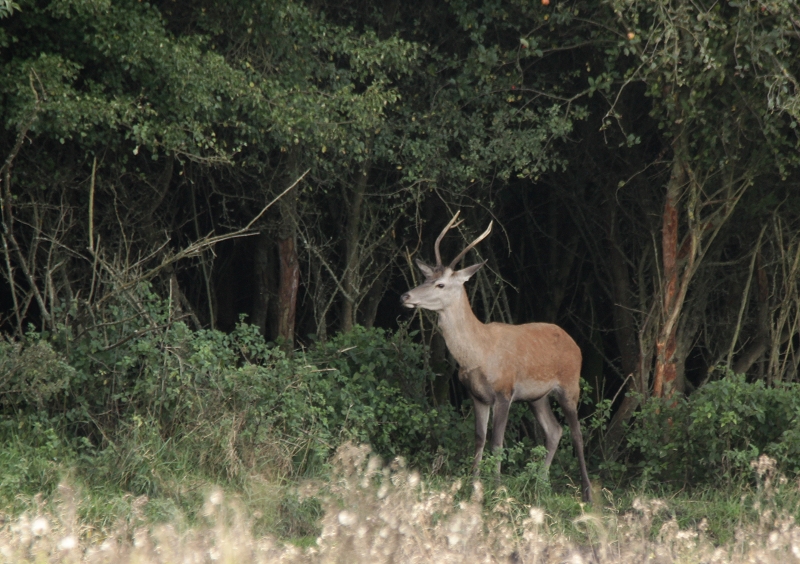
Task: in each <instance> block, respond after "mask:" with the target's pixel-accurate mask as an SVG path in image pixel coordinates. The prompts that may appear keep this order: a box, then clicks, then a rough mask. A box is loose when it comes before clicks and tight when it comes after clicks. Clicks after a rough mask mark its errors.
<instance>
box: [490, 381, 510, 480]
mask: <svg viewBox="0 0 800 564" xmlns="http://www.w3.org/2000/svg"><path fill="white" fill-rule="evenodd" d="M510 408H511V401H510V400H507V399H505V398H503V397H498V398H497V399H496V400H495V402H494V415H493V418H492V454H497V453H498V452H500V450H501V449H502V448H503V437H504V436H505V434H506V424H507V423H508V411H509V409H510ZM497 473H498V474H499V473H500V461H499V460H498V461H497Z"/></svg>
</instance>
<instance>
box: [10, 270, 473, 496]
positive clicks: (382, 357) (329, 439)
mask: <svg viewBox="0 0 800 564" xmlns="http://www.w3.org/2000/svg"><path fill="white" fill-rule="evenodd" d="M137 294H138V295H139V299H138V304H139V306H140V307H143V308H144V309H145V311H146V312H147V315H135V314H134V311H133V310H132V309H131V306H130V305H129V304H128V303H126V302H123V301H120V302H117V303H111V304H109V306H108V308H107V310H106V312H107V317H106V321H105V322H104V323H103V324H102V327H99V328H95V329H91V330H84V331H80V330H78V329H77V328H75V327H62V328H61V330H60V331H58V332H56V334H54V335H52V336H49V340H44V339H45V338H47V337H48V335H44V336H42V338H37V337H36V336H34V335H30V336H29V337H28V339H27V340H26V341H25V342H23V343H5V342H4V343H0V345H1V346H2V352H3V353H4V354H3V355H2V356H0V365H1V366H2V368H3V370H4V373H5V374H6V377H5V378H4V380H2V385H3V388H2V390H3V392H4V393H3V394H2V397H3V400H2V406H3V412H2V416H1V417H2V418H1V419H0V422H2V429H3V430H4V433H3V440H4V441H5V442H6V443H7V444H10V445H13V444H27V445H28V448H32V449H34V451H35V452H40V453H44V454H45V455H46V458H47V459H54V458H64V457H65V452H66V453H71V455H69V456H71V458H72V459H73V460H75V461H76V463H77V464H79V465H81V466H83V465H86V466H87V467H86V468H85V471H86V472H87V473H88V474H89V475H94V476H96V477H97V478H98V479H100V480H105V481H110V482H111V483H114V484H117V485H118V487H121V488H123V489H125V490H129V491H132V492H134V493H137V494H148V495H158V494H159V493H160V492H164V491H169V490H171V489H172V488H173V483H174V482H176V481H179V480H181V479H182V477H181V475H182V474H183V473H186V472H200V473H201V474H203V475H204V476H206V477H207V479H211V480H214V481H217V480H218V481H234V482H236V481H237V480H238V479H239V478H241V477H243V476H244V475H246V474H247V473H249V472H252V471H263V472H269V473H272V474H277V475H285V476H290V475H298V474H308V473H309V472H311V473H316V472H319V471H320V468H321V467H322V466H323V465H324V464H325V461H326V460H327V459H328V457H329V455H330V454H331V452H332V449H334V448H335V447H336V446H338V445H339V444H340V443H341V442H343V441H345V440H357V441H361V442H368V443H371V444H372V445H374V448H375V449H376V451H377V452H378V453H380V454H382V455H384V456H386V457H394V456H398V455H403V456H405V457H406V458H407V459H408V460H410V461H412V462H413V463H414V464H417V465H429V464H430V463H431V462H432V460H433V458H434V456H440V457H444V458H445V459H447V460H451V459H453V458H456V459H458V460H459V462H460V458H459V457H461V456H463V455H464V454H465V452H464V447H465V444H469V440H468V439H467V438H468V437H469V436H470V432H469V428H470V425H469V424H468V423H467V424H464V422H463V420H462V418H461V417H460V416H458V415H457V414H456V413H455V411H454V410H453V409H452V408H450V407H441V408H434V407H433V406H432V405H431V404H430V402H429V401H428V399H427V395H426V389H427V386H428V384H429V383H430V381H431V378H432V374H431V372H430V371H429V370H428V369H427V368H425V366H426V365H425V351H424V349H423V348H422V347H421V346H420V345H419V344H416V343H414V342H412V341H411V337H410V336H409V335H408V334H407V333H405V332H403V331H401V332H398V333H397V334H390V333H388V332H386V331H383V330H380V329H373V330H367V329H363V328H360V327H357V328H356V329H355V330H354V331H353V332H351V333H349V334H347V335H340V336H337V337H336V338H334V339H332V340H331V341H329V342H326V343H320V344H319V345H317V346H315V347H313V348H312V349H311V350H309V351H306V352H304V353H303V352H298V353H296V354H295V355H294V356H291V357H290V356H287V355H286V354H284V352H283V351H282V350H281V349H280V348H278V347H275V346H270V345H268V344H267V343H265V341H264V339H263V337H262V336H261V335H260V334H259V333H258V330H257V329H256V328H255V327H253V326H249V325H245V324H240V325H239V326H237V328H236V329H235V330H234V331H233V332H232V333H230V334H225V333H221V332H219V331H210V330H205V331H190V330H189V329H188V328H187V327H186V326H185V325H184V324H183V323H181V322H171V321H170V319H171V313H170V304H169V303H168V302H163V301H161V300H159V299H158V298H157V297H156V296H155V295H154V294H153V293H152V291H151V290H150V289H149V287H148V286H146V285H143V286H141V287H140V288H139V290H138V291H137ZM56 343H57V344H58V345H57V348H58V349H60V351H58V352H57V351H56V347H55V345H54V344H56ZM23 432H24V436H23ZM462 433H466V437H465V436H464V435H463V434H462ZM32 437H34V438H35V440H33V439H32ZM76 437H78V438H76ZM14 448H17V449H18V448H22V447H14ZM467 450H468V449H467ZM12 451H13V449H12ZM62 451H63V452H62ZM25 460H28V458H26V457H19V462H18V463H17V465H16V466H12V467H10V468H9V473H10V475H11V476H16V478H9V479H8V480H11V481H8V480H7V481H8V484H9V486H8V488H10V489H6V490H5V492H4V493H5V495H10V493H11V491H12V489H13V485H14V483H19V482H20V481H22V480H27V481H29V483H30V487H32V488H42V487H44V486H45V485H46V484H47V483H50V482H51V481H52V480H53V478H52V477H48V475H46V473H45V472H42V471H41V470H37V469H33V470H32V469H31V468H30V466H29V465H26V464H27V463H25ZM189 469H192V470H189ZM31 473H34V474H36V473H38V474H39V475H40V478H39V479H36V478H35V477H34V476H32V475H31ZM13 480H17V482H13Z"/></svg>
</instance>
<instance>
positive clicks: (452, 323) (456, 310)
mask: <svg viewBox="0 0 800 564" xmlns="http://www.w3.org/2000/svg"><path fill="white" fill-rule="evenodd" d="M439 328H440V329H441V330H442V335H443V336H444V341H445V343H447V348H448V350H449V351H450V354H452V355H453V358H455V359H456V362H458V364H459V366H462V367H464V368H474V367H476V366H478V365H479V364H480V363H481V359H482V358H483V357H484V355H483V352H482V349H483V347H484V345H485V343H486V335H485V331H486V325H484V324H483V323H481V321H480V320H479V319H478V318H477V317H475V314H474V313H473V312H472V307H471V306H470V305H469V299H468V298H467V291H466V290H463V291H462V294H461V298H460V299H459V301H457V302H456V303H455V304H453V305H451V306H450V307H448V308H446V309H443V310H440V311H439Z"/></svg>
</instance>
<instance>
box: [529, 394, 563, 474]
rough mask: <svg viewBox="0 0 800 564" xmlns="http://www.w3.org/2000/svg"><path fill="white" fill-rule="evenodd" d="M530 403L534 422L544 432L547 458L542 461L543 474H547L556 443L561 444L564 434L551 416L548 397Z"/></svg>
mask: <svg viewBox="0 0 800 564" xmlns="http://www.w3.org/2000/svg"><path fill="white" fill-rule="evenodd" d="M531 403H532V404H533V412H534V414H535V415H536V420H537V421H538V422H539V425H541V427H542V430H543V431H544V446H545V448H546V449H547V457H546V458H545V459H544V470H545V473H547V470H548V469H549V468H550V464H552V462H553V457H554V456H555V455H556V449H557V448H558V443H559V442H561V435H562V434H563V433H564V429H563V428H562V427H561V424H560V423H559V422H558V420H557V419H556V416H555V415H553V410H552V409H551V408H550V398H549V397H548V396H544V397H541V398H539V399H538V400H536V401H533V402H531Z"/></svg>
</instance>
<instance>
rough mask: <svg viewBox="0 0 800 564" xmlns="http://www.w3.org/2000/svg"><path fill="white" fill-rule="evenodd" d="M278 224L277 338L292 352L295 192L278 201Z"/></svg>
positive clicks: (296, 278)
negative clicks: (279, 202)
mask: <svg viewBox="0 0 800 564" xmlns="http://www.w3.org/2000/svg"><path fill="white" fill-rule="evenodd" d="M280 210H281V225H280V228H279V229H278V264H279V274H278V296H277V298H278V304H277V309H278V338H279V339H280V340H281V341H282V346H283V348H284V350H286V351H291V350H292V349H294V326H295V316H296V312H297V292H298V289H299V288H300V260H299V258H298V256H297V226H296V223H295V218H296V211H297V190H292V191H291V192H289V193H288V194H287V195H286V196H285V197H284V198H283V199H282V200H281V206H280Z"/></svg>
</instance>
